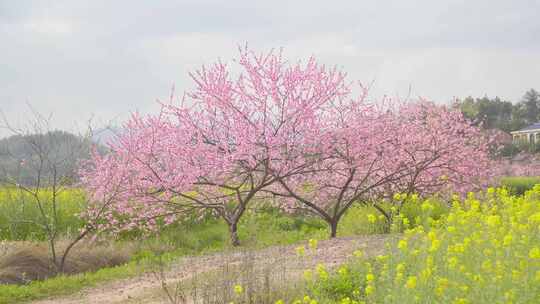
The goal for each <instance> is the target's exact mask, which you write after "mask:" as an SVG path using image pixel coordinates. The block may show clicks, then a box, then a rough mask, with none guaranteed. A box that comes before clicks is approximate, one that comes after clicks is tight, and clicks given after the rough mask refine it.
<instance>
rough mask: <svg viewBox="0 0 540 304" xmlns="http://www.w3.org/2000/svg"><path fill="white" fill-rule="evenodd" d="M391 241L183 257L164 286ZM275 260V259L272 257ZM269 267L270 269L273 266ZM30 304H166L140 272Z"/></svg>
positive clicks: (327, 260)
mask: <svg viewBox="0 0 540 304" xmlns="http://www.w3.org/2000/svg"><path fill="white" fill-rule="evenodd" d="M390 238H392V236H389V235H369V236H359V237H350V238H336V239H332V240H325V241H320V242H319V245H318V247H317V250H316V251H315V252H309V254H308V256H307V258H304V259H302V262H301V264H299V262H298V261H299V260H300V259H299V258H298V257H297V255H296V251H295V248H296V247H298V246H299V245H298V244H296V245H290V246H273V247H269V248H266V249H261V250H250V251H246V250H244V251H232V252H224V253H218V254H212V255H204V256H194V257H186V258H182V259H180V260H178V262H176V263H174V264H173V265H172V266H170V267H169V269H167V270H166V272H165V275H166V278H167V282H168V283H174V282H178V281H185V280H188V279H190V278H193V277H195V276H199V275H204V274H206V273H211V272H213V271H214V272H216V271H219V269H220V268H223V265H227V267H229V266H230V267H234V266H235V265H237V266H238V265H241V264H242V263H245V260H246V256H248V255H249V257H250V260H251V261H252V263H253V268H254V269H255V268H259V269H260V268H263V267H264V266H265V264H266V265H267V266H268V263H270V262H269V261H270V260H272V261H273V263H275V262H276V261H277V260H279V261H282V262H281V263H283V264H282V265H280V267H282V268H284V269H287V272H290V276H291V277H292V276H294V274H298V273H299V272H300V270H301V268H302V269H305V268H306V267H312V266H314V265H316V264H319V263H322V264H325V265H326V266H327V267H333V266H336V265H339V264H342V263H344V262H346V261H347V259H349V258H350V257H351V256H352V254H353V252H354V251H355V250H357V249H360V250H362V251H363V252H364V254H365V255H366V256H376V255H378V254H381V253H383V252H384V250H385V244H386V242H387V241H388V240H389V239H390ZM276 257H277V258H276ZM271 267H274V266H273V265H272V266H271ZM32 303H34V304H75V303H107V304H109V303H110V304H113V303H114V304H119V303H124V304H127V303H167V302H166V300H165V298H164V294H163V293H162V292H161V288H160V282H159V280H157V279H156V275H155V274H153V273H144V274H142V275H140V276H137V277H133V278H129V279H124V280H119V281H113V282H109V283H106V284H103V285H101V286H97V287H92V288H87V289H84V290H82V291H80V292H78V293H76V294H73V295H70V296H66V297H60V298H50V299H46V300H39V301H35V302H32Z"/></svg>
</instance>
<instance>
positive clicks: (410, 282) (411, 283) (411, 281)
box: [405, 276, 417, 289]
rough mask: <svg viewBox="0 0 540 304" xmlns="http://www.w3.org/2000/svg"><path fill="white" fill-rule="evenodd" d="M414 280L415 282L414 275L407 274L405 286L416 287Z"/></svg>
mask: <svg viewBox="0 0 540 304" xmlns="http://www.w3.org/2000/svg"><path fill="white" fill-rule="evenodd" d="M416 282H417V278H416V276H409V277H408V278H407V283H405V287H407V288H409V289H414V288H416Z"/></svg>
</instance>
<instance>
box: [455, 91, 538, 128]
mask: <svg viewBox="0 0 540 304" xmlns="http://www.w3.org/2000/svg"><path fill="white" fill-rule="evenodd" d="M458 106H459V108H460V109H461V111H462V112H463V114H464V115H465V116H466V117H467V118H469V119H471V120H473V121H475V122H476V123H481V124H482V126H483V127H484V128H487V129H499V130H503V131H506V132H511V131H515V130H518V129H521V128H523V127H525V126H528V125H530V124H533V123H536V122H539V121H540V93H538V91H536V90H534V89H530V90H529V91H527V92H526V93H525V95H524V96H523V98H522V99H521V101H519V102H517V103H515V104H514V103H512V102H510V101H505V100H501V99H500V98H499V97H495V98H493V99H490V98H488V97H483V98H472V97H467V98H465V99H463V100H460V101H458Z"/></svg>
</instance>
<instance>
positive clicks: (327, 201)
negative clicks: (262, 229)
mask: <svg viewBox="0 0 540 304" xmlns="http://www.w3.org/2000/svg"><path fill="white" fill-rule="evenodd" d="M365 96H366V92H365V91H364V94H363V95H362V98H360V99H359V100H357V101H350V102H347V103H344V104H341V105H339V106H336V107H335V108H334V109H335V112H334V113H333V115H331V117H332V121H333V122H334V125H333V128H332V130H331V132H330V133H331V134H330V135H329V136H327V137H326V139H325V140H326V141H327V142H326V144H325V145H319V146H318V147H319V148H320V150H319V151H318V152H317V153H315V154H313V153H312V152H309V153H308V152H306V151H302V147H301V146H300V147H298V148H297V149H296V150H295V152H293V154H295V155H296V157H297V158H300V159H302V158H303V159H304V162H302V161H298V160H297V161H296V163H297V164H303V163H305V164H306V165H305V166H303V168H304V170H306V172H304V173H303V174H295V175H288V176H286V177H280V176H279V175H277V176H276V179H277V180H278V182H279V186H280V187H279V188H281V189H279V188H276V187H275V186H274V187H271V188H270V189H269V190H267V191H268V192H271V193H272V194H274V195H277V196H279V197H282V198H284V199H283V200H282V201H283V203H284V204H285V206H287V207H288V208H300V209H306V210H308V211H310V212H311V213H313V214H315V215H317V216H319V217H321V218H322V219H323V220H325V221H326V222H327V223H328V225H329V227H330V236H331V237H335V236H336V234H337V227H338V224H339V221H340V219H341V218H342V216H343V215H344V214H345V212H346V211H347V210H348V209H349V207H351V206H352V205H353V204H355V203H364V204H368V203H369V204H371V205H373V206H374V207H375V208H377V210H379V211H380V212H381V213H382V214H384V216H385V217H386V218H387V220H388V222H390V219H391V218H390V217H391V215H390V214H389V213H388V212H387V211H386V210H385V209H384V208H383V207H382V206H381V204H380V202H381V201H382V199H384V198H387V199H388V198H389V199H392V198H393V194H394V193H403V194H405V195H403V196H400V197H402V198H401V199H400V200H399V201H395V202H394V203H395V204H396V205H397V207H398V212H399V209H400V208H401V206H402V205H403V203H404V202H405V201H407V199H408V197H409V196H410V195H412V194H420V195H427V194H431V193H435V192H437V191H442V190H449V191H458V192H463V191H467V190H472V189H475V188H477V187H479V186H480V185H481V183H482V182H484V181H486V180H487V178H489V172H490V166H491V162H490V160H489V151H488V141H487V138H485V137H484V136H483V135H482V133H481V132H480V130H479V129H477V128H476V127H473V126H471V125H470V124H469V123H468V122H467V121H465V120H464V119H463V117H462V115H461V113H459V112H456V111H452V110H449V109H447V108H446V107H443V106H437V105H434V104H432V103H428V102H423V101H420V102H415V103H405V104H398V105H397V106H395V107H391V108H387V109H377V108H376V107H374V106H369V105H367V104H366V102H365ZM314 155H316V156H317V158H318V159H317V161H313V158H314Z"/></svg>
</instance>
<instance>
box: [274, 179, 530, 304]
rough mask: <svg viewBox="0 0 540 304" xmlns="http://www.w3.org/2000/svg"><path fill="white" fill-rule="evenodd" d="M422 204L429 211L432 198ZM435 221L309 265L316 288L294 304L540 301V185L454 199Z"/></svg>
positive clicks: (310, 279)
mask: <svg viewBox="0 0 540 304" xmlns="http://www.w3.org/2000/svg"><path fill="white" fill-rule="evenodd" d="M418 204H421V208H422V210H423V211H424V214H427V215H428V216H429V213H430V212H431V210H432V209H433V206H432V205H431V204H430V203H429V201H424V202H418ZM428 222H429V223H428V224H426V225H419V226H417V227H415V228H412V229H407V230H405V233H404V235H403V237H402V238H401V239H400V240H399V241H398V242H396V244H393V245H392V246H391V248H389V253H388V254H387V255H381V256H378V257H377V258H376V259H371V260H366V259H363V257H362V252H361V251H357V252H355V254H354V255H355V259H354V261H352V262H351V263H349V264H348V265H345V266H342V267H340V268H339V269H338V270H337V271H332V272H330V271H328V270H326V269H325V268H324V267H323V266H322V265H319V266H318V267H317V268H316V269H314V270H306V272H305V275H304V277H305V280H306V281H307V282H308V285H309V286H310V288H309V289H308V290H309V292H307V295H306V296H305V297H304V298H303V299H299V300H296V301H294V302H293V303H294V304H300V303H306V304H317V303H341V304H359V303H455V304H465V303H540V185H537V186H535V187H534V188H533V189H532V190H530V191H528V192H527V193H526V194H525V195H524V196H511V195H509V193H508V191H507V190H506V189H503V188H498V189H494V188H489V189H488V190H487V191H486V192H485V193H481V194H476V195H475V194H473V193H470V194H469V195H468V197H467V198H466V199H464V200H460V199H459V198H458V197H454V198H453V203H452V207H451V209H450V212H449V213H448V214H447V215H444V216H443V217H441V218H440V219H438V220H430V221H428ZM302 254H303V253H302ZM277 303H279V304H281V303H285V301H282V300H280V301H278V302H277Z"/></svg>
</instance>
